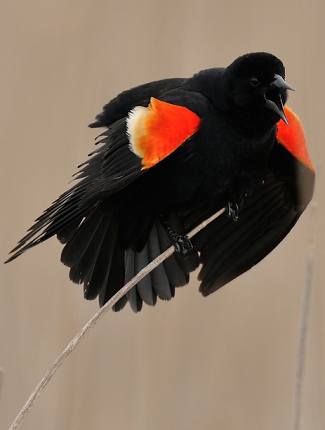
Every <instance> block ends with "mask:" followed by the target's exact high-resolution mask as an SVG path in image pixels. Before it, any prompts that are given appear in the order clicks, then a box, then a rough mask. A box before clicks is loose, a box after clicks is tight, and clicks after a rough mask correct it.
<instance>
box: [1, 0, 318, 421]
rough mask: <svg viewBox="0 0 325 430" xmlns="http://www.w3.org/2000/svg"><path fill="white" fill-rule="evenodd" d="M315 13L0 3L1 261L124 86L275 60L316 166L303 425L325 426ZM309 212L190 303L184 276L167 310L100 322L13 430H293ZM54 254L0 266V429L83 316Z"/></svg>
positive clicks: (41, 0) (209, 6) (48, 249)
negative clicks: (257, 58) (225, 281)
mask: <svg viewBox="0 0 325 430" xmlns="http://www.w3.org/2000/svg"><path fill="white" fill-rule="evenodd" d="M324 12H325V5H324V2H323V1H321V0H308V1H307V0H301V1H296V0H290V1H285V2H284V1H283V0H273V1H272V2H263V1H260V0H246V1H244V2H243V1H239V0H234V1H229V0H201V1H197V0H196V1H194V0H188V1H186V0H180V1H177V0H173V1H169V0H165V1H159V0H139V1H136V0H135V1H126V0H119V1H111V0H106V1H104V0H94V1H86V0H69V1H67V0H55V1H54V0H34V1H28V2H26V1H21V0H20V1H19V0H16V1H10V2H9V1H3V2H2V3H1V5H0V36H1V37H0V47H1V80H0V82H1V107H0V109H1V112H0V117H1V121H2V125H1V128H0V133H1V139H0V142H1V154H2V156H1V162H2V165H1V169H0V174H1V215H2V220H1V242H0V243H1V260H2V261H4V260H5V259H6V255H7V252H8V251H9V250H10V249H11V248H12V247H13V246H14V244H15V243H16V241H17V240H18V239H20V238H21V237H22V235H23V234H24V232H25V230H26V229H27V228H28V227H29V226H30V225H31V223H32V221H33V220H34V219H35V218H36V217H37V216H38V215H40V213H41V212H42V211H43V210H44V209H45V208H46V207H47V206H48V205H49V204H50V203H51V202H52V201H53V200H54V199H55V198H56V197H57V196H58V195H59V194H60V193H61V192H63V191H64V190H65V189H66V188H67V186H68V185H67V184H68V181H69V180H70V177H71V175H72V173H74V172H75V171H76V166H77V165H78V164H79V163H80V162H82V161H84V160H85V158H86V154H87V153H89V152H90V151H91V150H92V148H93V141H94V137H95V136H96V132H94V131H92V130H90V129H87V124H88V123H89V122H91V121H92V120H93V118H94V116H95V114H96V113H98V112H99V111H100V109H101V107H102V106H103V104H105V103H106V102H107V101H108V100H109V99H110V98H112V97H113V96H115V95H116V94H117V93H118V92H120V91H121V90H123V89H126V88H129V87H131V86H134V85H137V84H140V83H143V82H146V81H150V80H156V79H160V78H166V77H186V76H191V75H192V74H193V73H195V72H197V71H198V70H200V69H203V68H207V67H213V66H224V65H228V64H229V63H230V62H231V61H233V60H234V59H235V58H236V57H237V56H239V55H241V54H244V53H246V52H251V51H261V50H263V51H269V52H272V53H273V54H275V55H277V56H278V57H279V58H281V59H282V60H283V62H284V63H285V65H286V69H287V81H288V82H289V83H290V85H292V86H293V87H294V88H295V89H296V92H295V93H293V94H290V101H289V105H290V106H291V107H292V108H293V109H294V110H295V111H296V112H297V113H298V114H299V116H300V118H301V119H302V121H303V123H304V125H305V130H306V134H307V137H308V143H309V151H310V154H311V157H312V159H313V161H314V163H315V165H316V167H317V168H318V170H319V172H318V182H317V188H316V193H315V197H314V201H315V202H316V203H317V204H318V206H317V211H316V259H315V272H314V278H313V290H312V297H311V308H310V317H309V320H308V323H309V327H308V328H309V330H308V343H307V350H306V371H305V377H304V403H303V411H302V413H303V417H302V418H303V429H308V430H321V429H324V428H325V397H324V396H325V384H324V383H325V370H324V369H325V359H324V357H325V335H324V322H325V317H324V314H322V308H323V307H324V303H325V296H324V289H323V281H322V279H324V278H325V266H324V247H323V243H324V242H325V237H324V234H325V229H324V227H323V220H324V217H325V214H324V193H322V192H321V189H322V187H324V180H323V178H324V175H323V171H322V165H321V163H322V159H323V158H324V151H325V149H324V131H323V128H324V112H325V108H324V66H325V59H324V42H325V38H324ZM310 235H311V208H308V210H307V211H306V212H305V214H304V215H303V216H302V218H301V220H300V221H299V222H298V224H297V226H296V227H295V228H294V230H293V231H292V233H291V234H290V235H289V236H288V238H287V239H286V240H285V241H284V242H283V243H282V244H281V245H280V246H279V247H278V248H277V249H276V250H275V251H274V252H273V253H272V254H271V255H270V256H269V257H268V258H267V259H266V260H265V261H263V262H262V263H261V264H259V265H258V266H257V267H256V268H254V269H253V270H251V271H250V272H248V273H247V274H245V275H244V276H242V277H240V278H239V279H237V280H236V281H234V282H232V283H231V284H229V285H228V286H227V287H225V288H223V289H221V290H220V291H218V292H217V293H214V294H213V295H211V296H209V297H208V298H206V299H203V298H202V297H201V295H199V293H198V291H197V288H198V284H197V282H196V280H195V276H193V277H192V279H193V281H192V283H191V285H189V286H187V287H185V288H183V289H179V290H178V291H177V294H176V297H175V299H174V300H172V301H171V302H168V303H164V302H159V303H158V305H157V306H156V307H155V308H149V307H145V309H144V310H143V311H142V312H141V313H140V314H137V315H135V314H133V313H132V312H131V310H130V309H129V307H128V308H127V309H126V310H124V311H123V312H121V313H119V314H108V315H106V317H105V318H104V319H103V320H102V321H101V322H100V323H99V324H98V326H96V328H95V329H94V330H93V331H92V332H91V334H90V335H88V336H87V337H86V338H85V339H84V340H83V342H82V343H81V344H80V346H79V347H78V348H77V350H76V351H75V352H74V353H73V355H72V356H70V358H69V359H68V361H67V362H66V363H65V364H64V365H63V367H62V368H61V369H60V371H59V373H58V374H57V375H56V376H55V378H54V380H53V381H52V382H51V383H50V385H49V386H48V387H47V388H46V390H45V392H44V393H43V395H42V396H41V397H40V398H39V399H38V400H37V402H36V404H35V406H34V407H33V409H32V411H31V412H30V414H29V415H28V417H27V418H26V419H25V421H24V423H23V425H22V427H21V428H22V429H25V430H30V429H33V430H35V429H36V430H38V429H49V430H53V429H64V430H65V429H78V430H85V429H96V430H104V429H115V430H122V429H123V430H127V429H132V430H140V429H141V430H144V429H155V430H163V429H166V428H168V429H177V430H182V429H184V430H185V429H186V430H189V429H198V428H199V429H222V430H235V429H236V430H237V429H241V430H248V429H249V430H255V429H258V430H262V429H263V430H274V429H290V428H292V414H293V394H294V377H295V371H296V359H297V340H298V332H299V318H300V306H301V298H302V286H303V279H304V274H305V265H306V257H307V253H308V243H309V238H310ZM60 249H61V247H60V245H59V244H58V243H57V241H56V240H54V239H53V240H51V241H50V242H48V243H46V244H44V245H43V246H41V247H39V248H37V249H34V250H32V251H31V252H29V253H27V254H25V255H24V256H23V257H21V258H20V259H19V260H17V261H15V262H14V263H11V264H10V265H7V266H2V267H1V278H0V279H1V286H0V287H1V288H0V333H1V338H0V366H1V367H2V369H3V377H2V386H1V391H0V429H1V430H4V429H7V428H8V427H9V424H10V423H11V422H12V420H13V419H14V417H15V415H16V414H17V412H18V411H19V409H20V407H21V406H22V404H23V403H24V402H25V400H26V399H27V397H28V396H29V394H30V392H31V391H32V389H34V387H35V385H36V384H37V383H38V382H39V380H40V378H41V377H42V376H43V374H44V373H45V371H46V370H47V369H48V367H49V366H50V364H51V363H52V362H53V361H54V359H55V358H56V356H57V355H58V354H59V352H60V351H61V350H62V349H63V348H64V347H65V346H66V344H67V343H68V341H69V340H70V339H71V338H72V336H73V335H74V334H75V333H76V331H77V330H78V329H79V328H80V327H81V326H82V325H83V324H84V323H85V322H86V321H87V320H88V319H89V318H90V316H91V315H92V314H93V313H94V312H95V311H96V310H97V302H86V301H85V300H83V298H82V288H81V287H79V286H76V285H72V284H70V282H69V280H68V270H67V268H65V267H64V266H62V265H61V264H60V262H59V255H60Z"/></svg>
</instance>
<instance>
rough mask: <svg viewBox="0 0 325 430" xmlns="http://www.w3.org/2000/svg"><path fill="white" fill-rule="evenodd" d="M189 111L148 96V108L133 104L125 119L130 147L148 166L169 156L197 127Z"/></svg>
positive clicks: (146, 167)
mask: <svg viewBox="0 0 325 430" xmlns="http://www.w3.org/2000/svg"><path fill="white" fill-rule="evenodd" d="M200 121H201V119H200V117H199V116H197V115H196V114H195V113H194V112H192V111H191V110H189V109H187V108H185V107H183V106H178V105H173V104H171V103H166V102H163V101H161V100H158V99H155V98H153V97H152V98H151V99H150V104H149V106H148V107H143V106H136V107H135V108H134V109H132V110H131V111H130V112H129V115H128V117H127V120H126V124H127V133H128V136H129V141H130V149H131V151H132V152H134V153H135V154H136V155H137V156H138V157H140V158H141V159H142V165H143V168H142V169H149V168H150V167H152V166H154V165H155V164H157V163H158V162H159V161H161V160H163V159H164V158H166V157H167V156H168V155H170V154H171V153H172V152H173V151H175V149H177V148H178V147H179V146H180V145H181V144H182V143H184V142H185V141H186V140H187V139H188V138H189V137H191V136H192V135H193V134H194V133H195V132H196V131H197V129H198V128H199V125H200Z"/></svg>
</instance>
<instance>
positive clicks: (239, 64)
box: [225, 52, 293, 127]
mask: <svg viewBox="0 0 325 430" xmlns="http://www.w3.org/2000/svg"><path fill="white" fill-rule="evenodd" d="M284 78H285V69H284V66H283V64H282V62H281V61H280V60H279V59H278V58H277V57H275V56H274V55H272V54H268V53H265V52H256V53H252V54H246V55H243V56H242V57H239V58H237V60H235V61H234V62H233V63H232V64H230V66H228V67H227V69H226V70H225V79H226V83H227V87H228V97H229V100H230V103H231V105H232V106H233V109H234V110H235V111H237V112H240V113H241V115H242V118H246V119H247V121H248V122H251V121H254V122H255V124H256V125H258V124H259V123H260V125H265V126H266V127H268V126H272V125H274V124H275V123H277V122H278V121H279V120H280V119H282V120H283V121H284V122H285V123H286V124H288V121H287V118H286V116H285V113H284V110H283V105H284V104H285V103H286V101H287V91H288V90H293V88H292V87H291V86H290V85H288V84H287V83H286V82H285V80H284Z"/></svg>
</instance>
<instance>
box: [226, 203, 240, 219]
mask: <svg viewBox="0 0 325 430" xmlns="http://www.w3.org/2000/svg"><path fill="white" fill-rule="evenodd" d="M226 215H227V217H228V218H232V220H233V221H235V222H236V221H238V218H239V206H238V205H237V203H232V202H228V204H227V212H226Z"/></svg>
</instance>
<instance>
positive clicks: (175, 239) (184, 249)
mask: <svg viewBox="0 0 325 430" xmlns="http://www.w3.org/2000/svg"><path fill="white" fill-rule="evenodd" d="M168 236H169V239H170V241H171V243H172V244H173V245H174V247H175V252H176V253H177V254H179V255H180V256H181V257H182V258H187V257H188V255H189V253H190V252H191V251H192V250H193V245H192V242H191V241H190V239H189V238H188V237H187V236H181V235H179V234H176V233H171V234H169V235H168Z"/></svg>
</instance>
